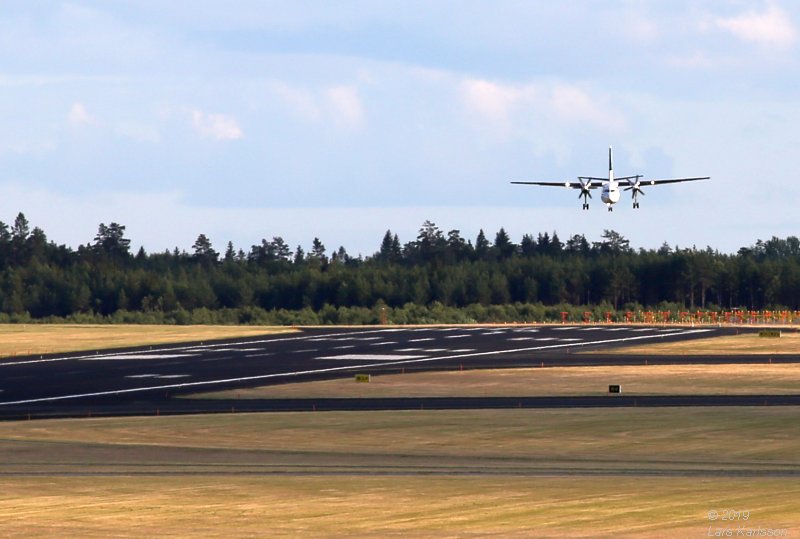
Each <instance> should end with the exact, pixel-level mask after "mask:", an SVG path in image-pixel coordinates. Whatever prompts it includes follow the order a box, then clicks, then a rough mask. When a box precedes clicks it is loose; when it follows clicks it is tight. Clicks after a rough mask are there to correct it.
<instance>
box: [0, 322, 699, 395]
mask: <svg viewBox="0 0 800 539" xmlns="http://www.w3.org/2000/svg"><path fill="white" fill-rule="evenodd" d="M709 331H713V330H711V329H691V330H686V331H682V332H679V333H675V335H694V334H696V333H706V332H709ZM660 337H661V336H660V335H637V336H636V337H622V338H619V339H603V340H598V341H584V342H581V343H564V344H548V345H544V346H531V347H526V348H515V349H509V350H490V351H486V352H471V353H465V354H455V355H450V356H438V357H427V358H420V359H404V360H398V361H385V362H379V363H368V364H366V365H343V366H341V367H326V368H323V369H311V370H305V371H293V372H278V373H271V374H259V375H255V376H243V377H239V378H223V379H218V380H202V381H198V382H184V383H179V384H165V385H160V386H148V387H134V388H127V389H116V390H111V391H96V392H92V393H81V394H77V395H58V396H55V397H40V398H36V399H23V400H16V401H8V402H0V406H9V405H14V404H33V403H37V402H53V401H60V400H67V399H79V398H84V397H100V396H106V395H121V394H130V393H142V392H144V391H160V390H164V389H186V388H194V387H197V388H200V387H204V386H210V385H215V384H230V383H234V382H252V381H256V380H269V379H270V378H289V377H293V376H302V375H308V374H322V373H329V372H344V371H352V370H356V369H365V368H369V367H383V366H386V365H405V364H409V363H428V362H432V361H442V360H445V359H462V358H470V357H481V356H497V355H500V354H514V353H519V352H535V351H539V350H553V349H556V348H567V347H575V346H594V345H599V344H611V343H618V342H627V341H642V340H647V339H658V338H660Z"/></svg>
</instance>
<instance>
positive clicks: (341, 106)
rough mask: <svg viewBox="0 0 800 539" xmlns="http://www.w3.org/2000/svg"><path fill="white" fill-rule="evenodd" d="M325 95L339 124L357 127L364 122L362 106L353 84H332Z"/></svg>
mask: <svg viewBox="0 0 800 539" xmlns="http://www.w3.org/2000/svg"><path fill="white" fill-rule="evenodd" d="M325 96H326V98H327V100H328V103H329V104H330V105H331V109H332V112H333V115H334V119H335V120H336V121H337V123H339V125H342V126H345V127H349V128H357V127H361V126H362V125H363V123H364V106H363V105H362V104H361V98H360V97H359V95H358V89H357V88H356V87H355V86H332V87H330V88H328V89H327V90H326V91H325Z"/></svg>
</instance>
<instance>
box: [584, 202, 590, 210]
mask: <svg viewBox="0 0 800 539" xmlns="http://www.w3.org/2000/svg"><path fill="white" fill-rule="evenodd" d="M583 209H584V210H588V209H589V205H588V204H586V203H585V202H584V203H583Z"/></svg>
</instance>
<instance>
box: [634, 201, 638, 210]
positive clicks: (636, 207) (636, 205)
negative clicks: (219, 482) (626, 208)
mask: <svg viewBox="0 0 800 539" xmlns="http://www.w3.org/2000/svg"><path fill="white" fill-rule="evenodd" d="M633 208H634V209H637V210H638V209H639V203H638V202H634V203H633Z"/></svg>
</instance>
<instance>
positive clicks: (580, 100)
mask: <svg viewBox="0 0 800 539" xmlns="http://www.w3.org/2000/svg"><path fill="white" fill-rule="evenodd" d="M460 90H461V98H462V101H463V103H464V105H465V106H466V108H467V110H470V111H472V112H474V113H476V114H477V115H478V116H480V117H482V118H483V119H484V120H486V121H488V122H490V123H493V124H494V125H495V126H496V127H500V128H503V129H508V128H510V127H511V124H512V123H513V122H515V121H518V120H522V121H525V120H526V119H528V120H529V119H530V118H531V117H533V116H535V117H545V118H551V119H554V120H556V121H565V122H577V123H588V124H591V125H593V126H595V127H601V128H611V129H614V130H620V129H623V128H624V127H625V119H624V118H623V116H622V115H621V114H620V113H618V112H616V111H615V110H614V109H612V108H610V107H609V106H608V104H607V103H605V102H604V101H605V100H604V99H602V98H598V97H596V96H593V95H591V94H590V93H589V92H587V91H586V90H584V89H582V88H580V87H579V86H577V85H574V84H568V83H530V84H501V83H497V82H491V81H486V80H476V79H467V80H465V81H463V82H462V83H461V86H460Z"/></svg>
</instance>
